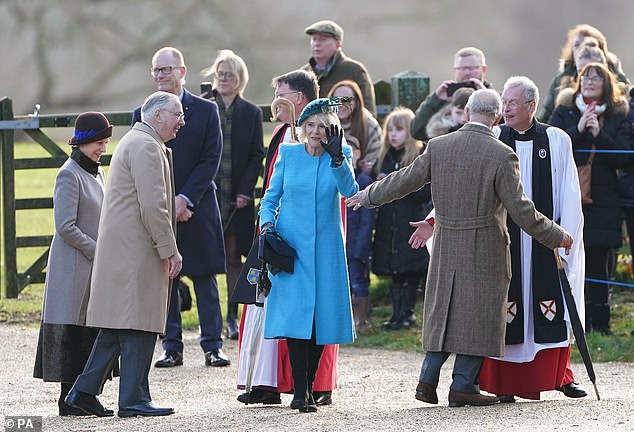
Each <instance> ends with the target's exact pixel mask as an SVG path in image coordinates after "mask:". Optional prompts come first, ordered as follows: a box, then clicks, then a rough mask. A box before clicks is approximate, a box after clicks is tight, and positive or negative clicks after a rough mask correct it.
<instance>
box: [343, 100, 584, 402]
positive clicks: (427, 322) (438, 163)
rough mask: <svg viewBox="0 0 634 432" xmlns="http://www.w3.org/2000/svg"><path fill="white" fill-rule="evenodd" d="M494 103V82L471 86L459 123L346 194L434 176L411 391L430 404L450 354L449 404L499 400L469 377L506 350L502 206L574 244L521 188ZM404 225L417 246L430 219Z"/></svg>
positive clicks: (369, 199) (556, 242) (398, 190)
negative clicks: (419, 343) (417, 371)
mask: <svg viewBox="0 0 634 432" xmlns="http://www.w3.org/2000/svg"><path fill="white" fill-rule="evenodd" d="M501 111H502V104H501V100H500V96H499V95H498V94H497V93H496V92H495V91H493V90H477V91H475V92H474V93H473V94H472V95H471V97H470V99H469V102H468V103H467V106H466V108H465V114H466V118H467V121H468V123H467V124H466V125H465V126H463V127H462V128H461V129H459V130H458V131H456V132H454V133H451V134H448V135H443V136H441V137H438V138H435V139H433V140H431V141H430V142H429V144H428V146H427V149H426V150H425V152H424V153H423V154H422V155H421V156H419V157H418V158H417V159H416V160H415V161H414V162H413V163H412V164H411V165H409V166H408V167H406V168H403V169H401V170H399V171H396V172H394V173H392V174H390V175H389V176H387V177H386V178H385V179H383V180H381V181H379V182H376V183H373V184H372V185H370V186H369V187H368V188H366V189H364V190H363V191H361V192H359V193H358V194H357V195H355V196H354V197H352V198H350V199H348V200H347V203H348V205H349V206H354V208H355V209H356V208H359V207H360V206H365V207H376V206H379V205H382V204H386V203H389V202H391V201H393V200H396V199H399V198H401V197H403V196H405V195H407V194H409V193H411V192H413V191H416V190H418V189H420V188H421V187H422V186H423V185H424V184H426V183H430V182H432V181H433V187H432V199H433V201H434V207H435V211H436V215H435V222H434V223H435V232H434V248H433V251H432V255H431V261H430V266H429V274H428V277H427V291H426V293H425V306H424V307H425V311H424V324H423V348H424V349H425V351H426V352H427V353H426V357H425V360H424V362H423V365H422V368H421V375H420V378H419V383H418V386H417V388H416V398H417V399H419V400H421V401H424V402H428V403H433V404H437V403H438V396H437V394H436V387H437V385H438V380H439V375H440V367H441V366H442V365H443V363H444V362H445V361H446V360H447V358H448V357H449V355H450V354H451V353H456V362H455V364H454V370H453V382H452V384H451V387H450V391H449V406H464V405H492V404H494V403H497V402H498V398H497V397H495V396H487V395H483V394H480V389H479V387H478V385H477V378H478V373H479V371H480V367H481V365H482V361H483V358H484V357H489V356H495V357H501V356H503V355H504V332H505V324H506V321H505V318H506V299H507V292H508V287H509V281H510V277H511V263H510V250H509V243H510V237H509V234H508V231H507V229H506V218H507V211H508V214H509V215H510V217H512V218H513V220H514V221H515V222H516V223H517V224H518V225H519V226H520V227H521V228H522V229H523V230H524V231H526V232H527V233H529V234H530V235H531V236H533V237H534V238H535V239H536V240H538V241H539V242H541V243H543V244H544V245H546V246H547V247H549V248H550V249H554V248H555V247H557V246H559V247H566V248H568V247H570V246H572V242H573V239H572V237H571V236H570V234H568V233H566V232H565V231H564V230H563V229H562V228H561V227H560V226H559V225H557V224H556V223H554V222H553V221H551V220H550V219H548V218H546V217H545V216H544V215H542V214H541V213H539V212H538V211H536V210H535V206H534V204H533V202H532V201H530V200H529V199H528V198H527V197H526V195H525V194H524V191H523V187H522V183H521V180H520V171H519V162H518V159H517V156H516V155H515V153H514V152H513V151H512V150H511V149H510V148H509V147H508V146H506V145H505V144H503V143H502V142H500V141H499V140H497V139H496V138H495V136H494V135H493V132H492V130H491V126H492V125H494V124H495V123H496V122H497V120H498V119H499V117H500V113H501ZM412 225H413V226H417V227H418V228H417V230H416V232H415V233H414V234H413V235H412V239H411V240H410V243H411V244H412V247H419V246H420V244H421V240H424V238H423V237H428V235H425V225H426V227H427V228H430V226H429V224H428V222H420V223H415V224H412ZM429 231H431V230H430V229H429ZM429 234H430V233H429Z"/></svg>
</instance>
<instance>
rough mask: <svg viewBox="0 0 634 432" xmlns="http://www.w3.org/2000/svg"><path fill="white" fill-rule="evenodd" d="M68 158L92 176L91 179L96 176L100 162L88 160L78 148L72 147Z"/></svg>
mask: <svg viewBox="0 0 634 432" xmlns="http://www.w3.org/2000/svg"><path fill="white" fill-rule="evenodd" d="M70 158H71V159H72V160H74V161H75V162H77V164H78V165H79V166H80V167H82V168H83V169H84V170H86V171H88V172H89V173H90V174H92V176H93V177H97V174H98V173H99V165H101V163H100V162H95V161H94V160H92V159H90V158H89V157H88V156H86V155H85V154H84V153H83V152H82V151H81V150H79V148H78V147H74V148H73V150H72V151H71V152H70Z"/></svg>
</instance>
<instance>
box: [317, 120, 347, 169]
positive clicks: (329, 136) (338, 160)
mask: <svg viewBox="0 0 634 432" xmlns="http://www.w3.org/2000/svg"><path fill="white" fill-rule="evenodd" d="M342 141H343V129H339V126H337V125H334V124H332V125H330V129H326V142H323V141H319V143H320V144H321V146H322V147H323V148H324V150H326V151H327V152H328V154H329V155H330V157H331V158H332V162H333V163H334V165H335V167H339V166H341V164H342V163H343V150H342V149H341V143H342Z"/></svg>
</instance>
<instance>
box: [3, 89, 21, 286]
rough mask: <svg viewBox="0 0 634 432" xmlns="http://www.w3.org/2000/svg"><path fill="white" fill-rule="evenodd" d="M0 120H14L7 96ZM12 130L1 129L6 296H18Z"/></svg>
mask: <svg viewBox="0 0 634 432" xmlns="http://www.w3.org/2000/svg"><path fill="white" fill-rule="evenodd" d="M0 120H13V102H12V100H11V99H10V98H8V97H3V98H2V99H0ZM13 144H14V131H13V130H2V131H0V178H1V179H2V180H1V184H2V187H1V188H0V189H1V194H2V202H1V205H2V216H1V217H2V229H3V232H2V234H3V235H2V240H3V241H2V252H0V263H2V264H3V265H4V266H3V267H4V282H5V283H3V284H2V285H3V286H5V296H6V297H7V298H17V297H18V293H19V290H18V279H17V275H18V268H17V251H16V231H15V230H16V224H15V171H14V167H13Z"/></svg>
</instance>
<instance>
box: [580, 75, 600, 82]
mask: <svg viewBox="0 0 634 432" xmlns="http://www.w3.org/2000/svg"><path fill="white" fill-rule="evenodd" d="M581 82H584V83H593V84H598V83H600V82H603V77H600V76H599V75H592V76H590V75H582V76H581Z"/></svg>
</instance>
